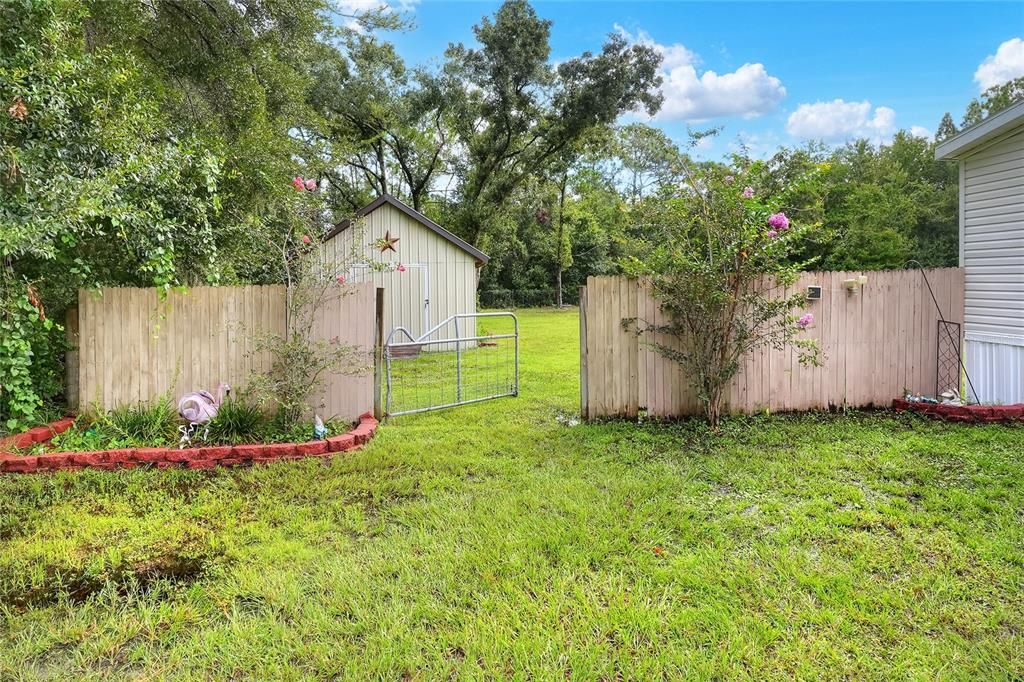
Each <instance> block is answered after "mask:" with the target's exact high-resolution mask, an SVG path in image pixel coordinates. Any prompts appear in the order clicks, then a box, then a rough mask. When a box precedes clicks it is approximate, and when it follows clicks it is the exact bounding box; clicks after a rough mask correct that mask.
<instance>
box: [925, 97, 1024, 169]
mask: <svg viewBox="0 0 1024 682" xmlns="http://www.w3.org/2000/svg"><path fill="white" fill-rule="evenodd" d="M1020 127H1024V101H1020V102H1017V103H1016V104H1013V105H1011V106H1009V107H1007V108H1005V109H1003V110H1002V111H999V112H997V113H995V114H992V115H991V116H989V117H988V118H986V119H985V120H984V121H980V122H978V123H975V124H974V125H972V126H971V127H970V128H966V129H965V130H962V131H960V132H959V133H958V134H956V135H954V136H953V137H951V138H949V139H948V140H946V141H945V142H942V143H940V144H939V145H937V146H936V147H935V158H936V159H962V158H963V157H965V156H969V155H970V154H972V153H974V152H975V151H976V150H977V149H978V147H980V146H982V145H984V144H985V143H986V142H989V141H990V140H994V139H995V138H997V137H999V136H1000V135H1004V134H1006V133H1009V132H1011V131H1013V130H1014V129H1016V128H1020Z"/></svg>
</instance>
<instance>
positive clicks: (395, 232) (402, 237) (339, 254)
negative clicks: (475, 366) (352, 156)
mask: <svg viewBox="0 0 1024 682" xmlns="http://www.w3.org/2000/svg"><path fill="white" fill-rule="evenodd" d="M324 241H325V249H326V255H327V258H328V259H332V260H337V261H343V260H346V259H349V258H350V256H349V254H352V253H353V252H355V253H359V254H366V256H367V261H366V262H363V263H360V262H356V263H355V264H354V265H352V266H351V268H350V270H349V274H348V277H349V278H350V280H351V281H372V282H373V283H374V284H375V285H376V286H378V287H383V289H384V333H385V335H387V334H389V333H390V332H391V330H393V329H395V328H396V327H403V328H405V329H406V330H407V331H408V332H409V333H410V335H411V336H412V337H413V338H414V339H418V338H419V337H420V336H421V335H422V334H424V333H426V332H427V331H428V330H430V329H431V328H432V327H434V326H435V325H437V324H440V323H441V322H444V321H445V320H446V319H448V318H449V317H451V316H452V315H456V314H460V313H475V312H476V301H477V284H478V282H479V269H480V268H481V267H482V266H483V265H484V264H485V263H487V260H488V257H487V255H486V254H484V253H483V252H482V251H480V250H479V249H477V248H476V247H474V246H473V245H472V244H469V243H468V242H466V241H465V240H463V239H460V238H459V237H457V236H456V235H454V234H452V233H451V232H449V231H448V230H446V229H444V228H443V227H441V226H440V225H438V224H437V223H435V222H434V221H433V220H431V219H430V218H428V217H427V216H425V215H423V214H422V213H420V212H419V211H416V210H415V209H413V208H412V207H411V206H408V205H407V204H405V203H403V202H401V201H399V200H398V199H396V198H395V197H393V196H391V195H389V194H384V195H382V196H381V197H379V198H378V199H376V200H375V201H373V202H372V203H370V204H368V205H367V206H364V207H363V208H362V209H360V210H359V211H357V212H356V216H355V219H354V220H345V221H343V222H341V223H338V224H337V225H335V227H334V228H333V229H332V230H331V231H330V232H328V233H327V235H326V237H325V238H324ZM369 259H373V260H374V261H377V262H380V263H382V264H383V265H384V266H385V269H383V270H375V269H373V268H371V266H370V260H369ZM461 331H462V335H463V336H471V335H473V334H474V333H475V323H474V321H473V320H468V321H467V323H466V325H465V328H463V329H462V330H461ZM402 340H405V339H402Z"/></svg>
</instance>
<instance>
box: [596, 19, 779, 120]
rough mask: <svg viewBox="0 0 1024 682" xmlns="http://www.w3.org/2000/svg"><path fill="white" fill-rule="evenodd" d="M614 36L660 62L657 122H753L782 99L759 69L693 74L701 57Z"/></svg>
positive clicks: (645, 37) (643, 36)
mask: <svg viewBox="0 0 1024 682" xmlns="http://www.w3.org/2000/svg"><path fill="white" fill-rule="evenodd" d="M615 30H617V31H618V32H619V33H620V34H621V35H622V36H623V37H624V38H626V40H629V41H630V42H635V43H639V44H641V45H648V46H650V47H652V48H654V49H655V50H657V51H658V52H659V53H660V54H661V56H662V59H663V60H664V61H663V62H662V65H661V68H662V77H663V78H664V83H662V86H661V93H662V94H663V95H664V96H665V102H664V104H662V107H661V111H659V112H658V114H657V115H656V116H655V119H656V120H660V121H704V120H707V119H709V118H715V117H717V116H742V117H743V118H753V117H755V116H761V115H762V114H766V113H768V112H770V111H773V110H774V109H775V108H776V107H777V106H778V104H779V102H780V101H782V99H783V98H784V97H785V96H786V88H785V87H784V86H783V85H782V81H780V80H779V79H778V78H776V77H775V76H772V75H770V74H769V73H768V71H767V69H765V68H764V64H744V65H743V66H741V67H739V68H738V69H736V70H735V71H732V72H729V73H723V74H718V73H716V72H714V71H710V70H708V71H704V72H703V73H698V71H697V66H698V65H699V64H700V61H701V60H700V56H699V55H697V54H696V53H695V52H693V51H691V50H689V49H687V48H686V46H685V45H681V44H680V43H673V44H672V45H663V44H661V43H658V42H657V41H655V40H654V39H653V38H652V37H651V36H650V35H649V34H648V33H647V32H645V31H638V32H637V34H636V35H635V36H634V35H633V34H631V33H629V32H628V31H627V30H626V29H624V28H623V27H622V26H619V25H618V24H616V25H615Z"/></svg>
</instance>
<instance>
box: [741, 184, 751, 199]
mask: <svg viewBox="0 0 1024 682" xmlns="http://www.w3.org/2000/svg"><path fill="white" fill-rule="evenodd" d="M740 196H742V197H743V198H744V199H751V198H753V196H754V188H753V187H744V188H743V194H741V195H740Z"/></svg>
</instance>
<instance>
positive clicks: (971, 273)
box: [961, 129, 1024, 391]
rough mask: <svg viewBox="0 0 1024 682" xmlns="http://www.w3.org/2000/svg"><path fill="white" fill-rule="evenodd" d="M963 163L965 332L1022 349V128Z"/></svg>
mask: <svg viewBox="0 0 1024 682" xmlns="http://www.w3.org/2000/svg"><path fill="white" fill-rule="evenodd" d="M962 163H963V164H964V168H963V195H962V201H963V226H962V227H963V262H962V263H961V264H962V265H963V266H964V268H965V270H966V287H965V330H964V331H965V332H966V335H967V338H968V339H971V338H975V339H985V340H988V341H992V340H996V339H999V340H1002V341H1008V342H1010V343H1013V342H1014V341H1019V343H1020V344H1021V345H1024V129H1022V130H1018V131H1017V132H1015V133H1013V134H1012V135H1010V136H1008V137H1004V138H1003V139H1001V140H997V141H996V142H994V143H993V144H991V145H989V146H988V147H986V148H984V149H982V150H981V151H979V152H977V153H976V154H972V155H970V156H968V157H967V158H965V159H964V160H963V161H962ZM979 391H980V389H979Z"/></svg>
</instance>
